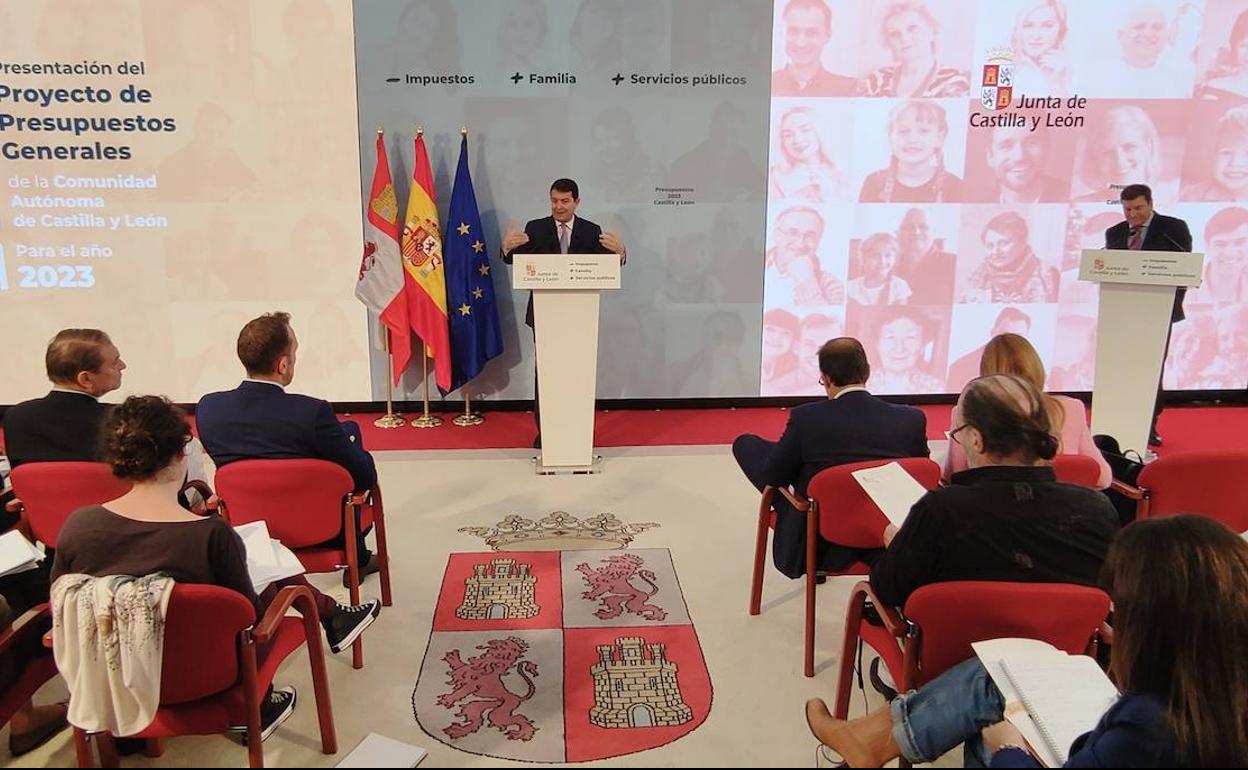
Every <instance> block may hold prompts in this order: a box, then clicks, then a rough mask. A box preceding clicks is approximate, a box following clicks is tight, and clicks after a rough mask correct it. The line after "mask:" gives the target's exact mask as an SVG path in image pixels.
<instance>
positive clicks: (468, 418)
mask: <svg viewBox="0 0 1248 770" xmlns="http://www.w3.org/2000/svg"><path fill="white" fill-rule="evenodd" d="M459 135H460V136H461V137H467V136H468V128H467V127H460V129H459ZM459 392H460V393H463V394H464V413H463V414H461V415H459V416H458V417H456V418H455V419H454V420H452V421H451V422H453V423H455V424H456V425H458V426H460V427H461V428H467V427H471V426H473V425H480V424H481V423H483V422H485V418H484V417H482V416H481V415H480V414H473V412H472V392H471V391H470V390H468V386H467V385H464V386H463V387H462V388H460V389H459Z"/></svg>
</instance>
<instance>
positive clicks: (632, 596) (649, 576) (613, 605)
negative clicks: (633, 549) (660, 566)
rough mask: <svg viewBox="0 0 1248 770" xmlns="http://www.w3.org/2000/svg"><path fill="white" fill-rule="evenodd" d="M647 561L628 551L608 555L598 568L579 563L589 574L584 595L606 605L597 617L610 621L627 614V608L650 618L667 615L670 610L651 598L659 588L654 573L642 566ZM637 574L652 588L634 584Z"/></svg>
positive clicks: (585, 574)
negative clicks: (648, 588)
mask: <svg viewBox="0 0 1248 770" xmlns="http://www.w3.org/2000/svg"><path fill="white" fill-rule="evenodd" d="M643 563H644V562H643V561H642V559H641V557H640V556H637V555H636V554H631V553H626V554H621V555H615V556H608V557H607V558H606V560H605V561H604V562H603V566H601V567H599V568H598V569H590V567H589V565H588V564H585V563H581V564H579V565H577V567H576V571H577V572H580V573H581V574H582V575H584V576H585V583H586V584H587V585H588V586H589V590H588V591H586V592H584V593H582V594H581V597H582V598H584V599H589V600H591V601H593V600H595V599H598V600H601V601H602V606H601V607H599V608H598V610H597V611H596V612H594V617H597V618H599V619H601V620H610V619H611V618H618V617H619V616H620V615H623V614H624V610H628V611H629V612H631V613H632V614H634V615H639V616H641V617H643V618H645V619H646V620H663V619H664V618H666V617H667V611H666V610H664V609H662V608H661V607H656V606H655V605H653V604H650V603H649V601H648V600H649V599H650V598H651V597H652V596H654V595H655V594H657V593H658V592H659V587H658V586H657V585H656V584H655V582H654V579H655V578H654V573H653V572H651V571H650V570H648V569H641V565H642V564H643ZM634 575H636V576H637V577H638V578H640V579H641V580H642V582H644V583H646V584H647V585H648V586H650V590H649V591H647V590H644V589H639V588H637V587H636V586H634V585H633V583H632V580H633V576H634Z"/></svg>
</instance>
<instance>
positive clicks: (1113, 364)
mask: <svg viewBox="0 0 1248 770" xmlns="http://www.w3.org/2000/svg"><path fill="white" fill-rule="evenodd" d="M1204 260H1205V255H1204V254H1192V253H1188V252H1184V251H1130V250H1127V249H1085V250H1084V252H1083V259H1082V261H1081V262H1080V265H1079V278H1080V280H1084V281H1095V282H1097V283H1099V284H1100V285H1101V301H1100V313H1099V315H1098V320H1097V326H1096V379H1095V380H1094V382H1093V390H1092V432H1093V433H1094V434H1097V433H1106V434H1109V435H1111V436H1113V437H1115V438H1117V439H1118V442H1119V445H1120V446H1122V448H1123V449H1134V450H1136V451H1138V452H1139V453H1140V454H1141V455H1143V454H1144V451H1145V450H1146V449H1147V448H1148V431H1149V426H1150V425H1151V424H1152V420H1153V406H1154V403H1155V401H1156V399H1157V383H1158V382H1160V381H1161V368H1162V366H1164V365H1165V351H1166V340H1167V339H1168V336H1169V334H1170V314H1171V312H1172V311H1173V309H1174V291H1175V288H1176V287H1178V286H1199V285H1200V280H1201V270H1202V267H1203V265H1204ZM1057 344H1058V345H1061V344H1062V341H1061V340H1058V341H1057Z"/></svg>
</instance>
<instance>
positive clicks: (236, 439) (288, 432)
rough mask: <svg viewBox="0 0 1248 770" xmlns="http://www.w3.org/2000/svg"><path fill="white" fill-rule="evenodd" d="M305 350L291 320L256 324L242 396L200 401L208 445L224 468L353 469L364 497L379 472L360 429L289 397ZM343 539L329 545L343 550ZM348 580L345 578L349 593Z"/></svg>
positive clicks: (311, 402)
mask: <svg viewBox="0 0 1248 770" xmlns="http://www.w3.org/2000/svg"><path fill="white" fill-rule="evenodd" d="M298 349H299V340H297V339H296V338H295V330H294V329H292V328H291V326H290V314H289V313H265V314H264V315H262V316H260V317H259V318H253V319H252V320H250V321H248V322H247V325H246V326H244V327H243V330H242V331H241V332H239V334H238V359H239V360H240V361H242V363H243V367H244V368H245V369H246V370H247V378H246V379H244V380H243V382H242V383H241V384H240V385H239V386H238V387H237V388H235V389H234V390H227V391H223V392H221V393H209V394H208V395H206V396H204V397H203V398H201V399H200V400H199V406H197V407H196V408H195V422H196V425H197V426H198V428H199V438H200V441H202V442H203V444H204V448H205V449H207V450H208V454H209V456H210V457H212V460H213V462H215V463H216V464H217V466H218V467H221V466H223V465H228V464H229V463H232V462H234V461H236V460H256V459H282V458H301V457H302V458H316V459H320V460H329V461H330V462H333V463H337V464H338V465H341V466H342V467H343V468H346V469H347V472H349V473H350V474H351V479H352V480H353V481H354V482H355V488H356V490H357V491H364V490H368V489H372V488H373V486H374V485H375V484H376V483H377V466H376V465H375V464H374V463H373V456H372V455H370V454H369V453H368V452H367V451H366V450H365V449H364V446H363V444H362V443H361V439H360V426H359V425H357V424H356V423H355V422H350V421H348V422H339V421H338V418H337V417H335V416H334V409H333V407H331V406H330V405H329V402H328V401H324V400H321V399H319V398H312V397H311V396H304V395H299V394H296V393H287V392H286V386H287V385H289V384H290V383H291V381H292V380H293V379H294V377H295V354H296V352H297V351H298ZM356 524H357V526H358V525H359V522H356ZM343 537H344V536H343V535H342V534H339V535H338V537H336V538H335V539H334V540H331V541H329V542H328V543H326V545H329V546H338V547H341V546H342V545H343V542H344V541H343ZM359 549H360V551H359V557H360V561H359V564H360V578H361V579H363V578H364V576H366V575H369V574H372V573H373V572H376V571H377V569H378V565H377V559H376V557H375V556H373V555H372V554H371V553H370V552H369V550H368V548H367V547H365V545H364V538H363V537H360V538H359ZM346 580H347V577H346V575H345V574H344V575H343V583H344V585H345V584H346Z"/></svg>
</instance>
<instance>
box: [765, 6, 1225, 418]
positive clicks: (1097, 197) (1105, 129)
mask: <svg viewBox="0 0 1248 770" xmlns="http://www.w3.org/2000/svg"><path fill="white" fill-rule="evenodd" d="M774 35H775V37H774V40H773V48H772V50H773V62H772V70H773V71H772V99H771V130H770V148H769V183H768V217H767V219H768V229H767V233H766V239H767V251H766V269H765V281H764V286H765V288H764V298H763V302H764V307H763V334H762V361H761V382H760V394H761V395H764V396H780V395H785V396H787V395H814V394H818V393H820V392H822V388H821V386H820V385H819V384H818V378H819V371H818V364H817V361H816V360H815V352H816V351H817V350H818V347H819V345H820V344H822V343H823V342H824V341H825V340H827V339H828V338H829V337H834V336H838V335H841V334H848V335H851V336H854V337H857V338H858V339H860V340H862V342H863V344H864V346H865V347H866V348H867V352H868V356H869V358H870V361H871V366H872V376H871V380H870V383H869V385H870V388H871V390H872V391H873V392H876V393H879V394H939V393H956V392H959V391H960V390H961V388H962V386H963V385H965V383H966V382H967V381H968V380H970V379H971V378H973V377H975V376H977V375H978V371H979V357H980V354H981V352H982V349H983V345H984V343H985V342H987V340H988V339H990V338H991V337H992V336H993V335H995V334H998V333H1002V332H1006V331H1010V332H1016V333H1019V334H1023V335H1025V336H1026V337H1027V338H1028V339H1029V340H1031V342H1032V344H1033V345H1034V346H1035V347H1036V349H1037V351H1038V352H1039V353H1040V355H1041V357H1042V358H1043V360H1044V361H1045V364H1046V366H1047V369H1048V387H1049V388H1050V389H1052V390H1075V391H1078V390H1090V389H1091V388H1092V382H1093V376H1094V351H1095V342H1096V340H1095V336H1096V315H1097V286H1096V285H1095V284H1092V283H1087V282H1082V281H1080V280H1079V279H1078V272H1079V260H1080V254H1081V252H1082V250H1083V249H1085V248H1103V247H1104V245H1105V241H1104V232H1105V230H1106V229H1107V228H1108V227H1110V226H1112V225H1114V224H1117V223H1118V222H1120V221H1122V211H1121V206H1120V204H1119V202H1118V195H1119V192H1120V190H1121V188H1122V186H1125V185H1127V184H1132V183H1144V184H1148V185H1150V186H1151V188H1152V190H1153V196H1154V205H1155V207H1156V209H1157V211H1159V212H1161V213H1164V214H1169V215H1171V216H1178V217H1181V218H1183V219H1185V220H1186V221H1187V222H1188V224H1189V226H1190V228H1191V230H1192V235H1193V240H1194V249H1195V250H1196V251H1199V252H1203V253H1205V254H1206V263H1205V264H1206V268H1205V274H1204V284H1203V285H1202V287H1201V288H1199V289H1194V290H1192V291H1190V292H1189V293H1188V296H1187V299H1186V302H1185V309H1186V312H1187V320H1186V321H1183V322H1181V323H1179V324H1177V325H1176V326H1175V329H1174V337H1173V341H1172V344H1171V347H1170V355H1169V358H1168V359H1167V365H1166V374H1165V378H1166V379H1165V384H1166V387H1167V388H1171V389H1241V388H1244V387H1245V386H1246V385H1248V304H1246V300H1248V2H1246V1H1245V0H1234V1H1221V0H1209V2H1207V3H1206V2H1183V3H1169V4H1164V6H1163V5H1162V4H1157V5H1153V4H1150V3H1147V2H1132V1H1126V0H1115V1H1114V2H1108V1H1107V2H1098V3H1083V4H1081V3H1073V2H1068V1H1064V0H1011V2H993V3H989V2H978V1H977V0H922V1H911V2H896V3H887V4H885V3H881V4H871V5H870V6H867V5H865V4H859V3H848V2H836V1H835V0H787V1H786V0H777V2H776V5H775V23H774Z"/></svg>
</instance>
